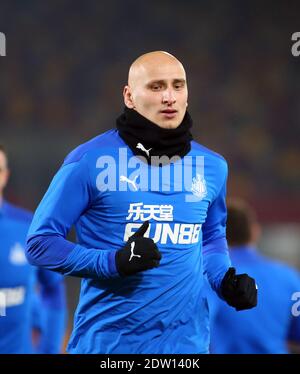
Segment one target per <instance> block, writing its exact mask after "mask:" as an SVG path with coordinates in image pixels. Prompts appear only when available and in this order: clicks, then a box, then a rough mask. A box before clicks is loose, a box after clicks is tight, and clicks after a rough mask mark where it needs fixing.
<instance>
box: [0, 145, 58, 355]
mask: <svg viewBox="0 0 300 374" xmlns="http://www.w3.org/2000/svg"><path fill="white" fill-rule="evenodd" d="M8 179H9V168H8V159H7V154H6V151H5V149H4V147H3V146H2V145H0V237H1V242H0V296H1V302H2V304H3V305H2V313H1V315H0V353H1V354H2V353H60V352H61V347H62V341H63V335H64V328H65V289H64V283H63V278H62V276H61V275H59V274H56V273H54V272H52V271H49V270H46V269H42V268H36V267H33V266H31V265H30V264H29V263H28V262H27V260H26V256H25V252H24V251H25V249H24V248H25V244H26V235H27V232H28V229H29V226H30V223H31V220H32V214H31V213H30V212H29V211H27V210H25V209H22V208H20V207H17V206H15V205H13V204H11V203H9V202H7V201H6V200H4V197H3V190H4V188H5V186H6V184H7V182H8Z"/></svg>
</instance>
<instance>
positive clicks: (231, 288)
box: [221, 268, 257, 310]
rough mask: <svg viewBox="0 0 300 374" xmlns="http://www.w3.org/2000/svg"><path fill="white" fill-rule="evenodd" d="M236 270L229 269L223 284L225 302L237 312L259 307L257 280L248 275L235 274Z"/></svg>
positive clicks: (222, 291) (222, 292) (222, 290)
mask: <svg viewBox="0 0 300 374" xmlns="http://www.w3.org/2000/svg"><path fill="white" fill-rule="evenodd" d="M235 271H236V270H235V268H229V269H228V271H227V272H226V274H225V276H224V278H223V280H222V283H221V294H222V296H223V298H224V300H225V301H226V302H227V304H229V305H230V306H233V307H234V308H235V309H236V310H244V309H251V308H253V307H255V306H256V305H257V286H256V284H255V280H254V279H253V278H251V277H249V276H248V275H247V274H238V275H236V274H235Z"/></svg>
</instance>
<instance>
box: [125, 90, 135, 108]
mask: <svg viewBox="0 0 300 374" xmlns="http://www.w3.org/2000/svg"><path fill="white" fill-rule="evenodd" d="M123 98H124V103H125V105H126V106H127V108H129V109H133V108H134V103H133V100H132V94H131V90H130V87H129V86H125V87H124V90H123Z"/></svg>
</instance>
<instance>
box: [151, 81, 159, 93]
mask: <svg viewBox="0 0 300 374" xmlns="http://www.w3.org/2000/svg"><path fill="white" fill-rule="evenodd" d="M151 89H152V90H153V91H159V90H160V89H161V84H158V83H155V84H152V86H151Z"/></svg>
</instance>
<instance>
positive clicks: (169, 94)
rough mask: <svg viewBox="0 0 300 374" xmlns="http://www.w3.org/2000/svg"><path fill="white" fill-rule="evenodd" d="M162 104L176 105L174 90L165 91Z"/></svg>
mask: <svg viewBox="0 0 300 374" xmlns="http://www.w3.org/2000/svg"><path fill="white" fill-rule="evenodd" d="M162 102H163V104H168V105H172V104H175V103H176V97H175V93H174V90H172V89H168V90H165V91H164V92H163V96H162Z"/></svg>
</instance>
